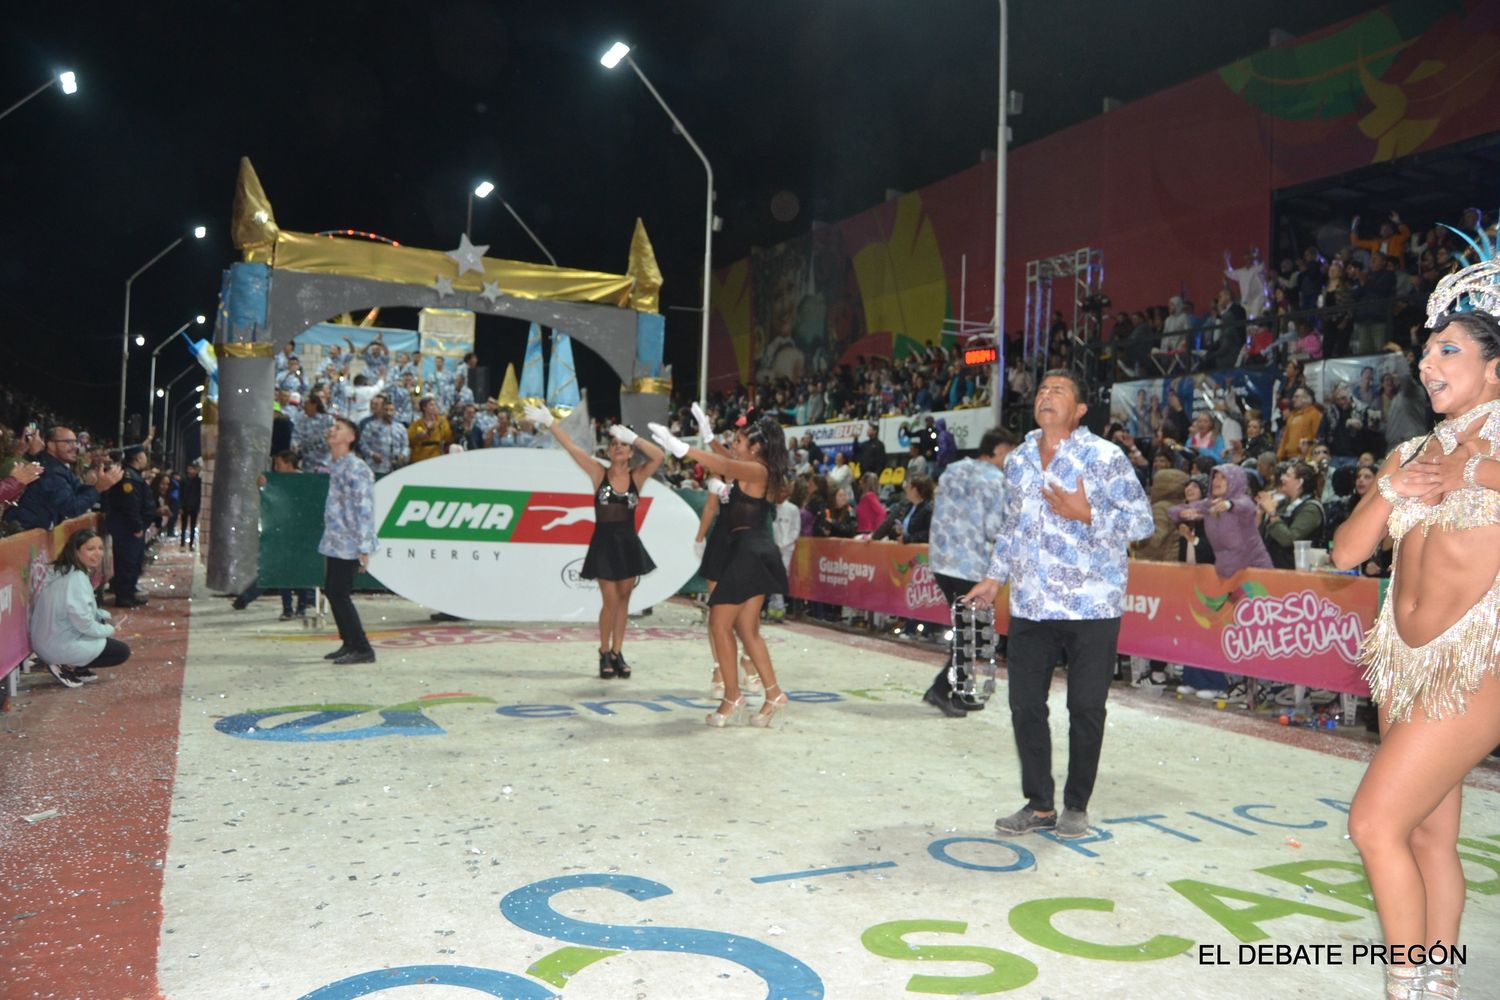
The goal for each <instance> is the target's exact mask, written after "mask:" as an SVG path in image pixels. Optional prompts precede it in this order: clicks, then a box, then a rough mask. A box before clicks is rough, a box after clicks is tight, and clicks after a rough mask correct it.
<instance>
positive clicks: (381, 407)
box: [359, 393, 411, 476]
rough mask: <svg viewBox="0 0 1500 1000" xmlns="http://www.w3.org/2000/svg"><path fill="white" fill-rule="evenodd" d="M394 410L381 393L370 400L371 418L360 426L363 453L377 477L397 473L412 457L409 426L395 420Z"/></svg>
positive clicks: (361, 453) (360, 442)
mask: <svg viewBox="0 0 1500 1000" xmlns="http://www.w3.org/2000/svg"><path fill="white" fill-rule="evenodd" d="M394 409H395V408H394V407H392V406H391V402H390V397H388V396H386V395H385V394H384V393H382V394H380V395H378V396H376V397H374V398H373V399H371V400H370V416H369V419H367V420H366V421H365V422H364V423H362V424H360V425H359V451H360V455H361V456H362V457H363V458H364V460H365V463H366V464H367V465H369V467H370V471H371V472H373V473H375V474H376V475H377V476H384V475H387V474H388V473H391V472H394V471H395V470H396V469H399V468H401V467H402V466H403V465H405V464H406V463H407V461H408V460H409V459H410V458H411V444H410V440H409V438H408V437H407V433H406V425H404V424H402V423H399V422H398V421H397V420H396V418H395V415H394Z"/></svg>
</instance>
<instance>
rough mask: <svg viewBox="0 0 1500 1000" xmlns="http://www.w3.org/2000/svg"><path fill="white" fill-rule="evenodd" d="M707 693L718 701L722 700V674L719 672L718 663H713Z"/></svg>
mask: <svg viewBox="0 0 1500 1000" xmlns="http://www.w3.org/2000/svg"><path fill="white" fill-rule="evenodd" d="M708 695H709V697H710V698H715V699H717V700H719V701H723V700H724V675H723V674H721V673H720V672H719V665H718V664H717V663H715V664H714V673H713V679H712V680H711V681H709V684H708Z"/></svg>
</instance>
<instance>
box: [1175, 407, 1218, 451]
mask: <svg viewBox="0 0 1500 1000" xmlns="http://www.w3.org/2000/svg"><path fill="white" fill-rule="evenodd" d="M1174 398H1175V397H1174ZM1187 446H1188V447H1189V448H1191V449H1193V450H1194V451H1196V452H1197V453H1198V454H1199V455H1206V456H1208V457H1210V458H1212V459H1213V460H1214V463H1215V464H1218V463H1219V462H1220V461H1222V460H1223V458H1224V438H1223V436H1222V435H1221V434H1220V433H1219V421H1218V419H1217V418H1216V417H1214V415H1213V414H1212V413H1209V412H1208V411H1206V410H1205V411H1202V412H1199V413H1195V414H1194V415H1193V423H1192V429H1191V433H1189V434H1188V439H1187Z"/></svg>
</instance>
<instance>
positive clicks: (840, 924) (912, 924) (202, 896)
mask: <svg viewBox="0 0 1500 1000" xmlns="http://www.w3.org/2000/svg"><path fill="white" fill-rule="evenodd" d="M189 558H190V557H189V554H188V553H184V552H180V551H179V550H178V549H177V548H176V547H175V546H171V547H167V548H166V549H165V551H164V553H163V555H162V557H161V558H160V559H159V560H158V562H157V563H156V565H155V566H154V567H152V569H151V570H150V571H149V572H148V579H147V580H146V581H145V582H144V584H143V585H144V587H145V589H146V590H148V591H150V592H151V593H153V594H154V595H155V599H153V600H152V602H151V606H150V607H149V608H145V609H142V610H141V611H140V612H137V613H134V614H133V615H132V617H131V619H130V620H129V621H128V622H127V623H126V625H125V627H124V628H123V630H122V633H123V637H124V638H125V639H126V640H127V641H129V642H130V643H131V645H132V647H133V650H134V656H133V657H132V659H131V661H130V662H129V663H127V664H125V665H124V666H122V667H119V668H117V669H115V670H113V671H109V672H107V674H108V675H107V676H105V677H104V679H102V680H101V681H99V682H97V683H94V684H89V685H86V686H84V687H81V688H78V689H68V688H64V687H62V686H60V685H58V684H56V683H55V682H54V681H53V680H52V679H51V677H50V676H49V675H47V674H46V673H45V672H42V673H40V674H39V673H36V672H32V673H30V674H28V675H27V676H25V677H24V678H23V679H22V682H21V690H20V692H19V694H18V695H17V697H16V698H15V699H13V700H12V702H11V704H10V706H9V710H8V711H7V712H6V713H5V714H4V715H0V747H3V750H0V809H3V815H0V893H3V899H4V906H3V909H0V996H3V997H4V998H6V1000H22V998H28V1000H29V998H75V997H76V998H84V1000H153V998H156V997H166V998H170V1000H220V998H224V1000H231V998H234V1000H237V998H267V1000H270V998H275V1000H352V998H357V997H364V996H371V995H379V996H390V997H392V998H400V1000H461V998H465V997H479V996H489V997H508V998H517V1000H531V998H543V997H565V998H567V1000H605V998H608V1000H621V998H642V1000H644V998H650V1000H655V998H692V1000H700V998H701V1000H751V998H766V997H771V998H782V997H786V998H816V997H829V998H837V1000H895V998H903V997H920V996H1004V997H1014V998H1018V1000H1019V998H1054V1000H1062V998H1095V997H1105V996H1110V997H1121V998H1137V997H1139V998H1161V997H1195V998H1229V997H1256V998H1259V997H1272V996H1285V997H1312V996H1317V997H1369V996H1375V995H1379V989H1380V984H1381V981H1382V972H1381V969H1380V967H1379V964H1378V962H1372V954H1371V948H1370V946H1371V945H1372V944H1374V943H1376V942H1378V940H1379V927H1378V923H1377V921H1376V918H1375V914H1374V911H1373V908H1372V904H1371V903H1370V900H1369V896H1368V887H1367V885H1365V883H1364V882H1363V871H1362V868H1361V867H1360V865H1359V858H1358V855H1357V853H1356V852H1355V850H1354V848H1353V846H1352V845H1351V843H1350V842H1349V840H1348V838H1347V836H1346V834H1345V821H1346V813H1347V809H1348V803H1349V800H1350V798H1351V797H1352V795H1353V793H1354V790H1355V788H1356V787H1357V785H1358V782H1359V780H1360V777H1361V775H1362V774H1363V771H1364V768H1365V764H1366V762H1367V760H1368V758H1369V755H1370V753H1371V752H1372V751H1373V748H1374V744H1373V742H1372V740H1371V739H1370V738H1368V737H1367V736H1366V734H1364V731H1363V728H1362V727H1361V728H1360V730H1359V732H1358V733H1324V732H1314V731H1311V730H1295V729H1287V728H1283V727H1281V726H1278V725H1276V724H1275V722H1274V721H1273V720H1272V719H1270V718H1269V717H1268V716H1267V715H1265V714H1255V713H1250V712H1246V711H1244V710H1243V709H1240V710H1235V709H1228V710H1223V711H1219V710H1216V709H1215V708H1214V707H1213V706H1212V705H1207V704H1205V703H1202V702H1198V701H1197V700H1196V699H1192V700H1189V701H1179V700H1178V699H1176V698H1175V697H1173V696H1172V695H1161V694H1154V693H1152V692H1151V691H1149V690H1136V689H1130V688H1125V687H1117V688H1116V689H1115V690H1114V691H1113V692H1112V694H1111V701H1110V714H1109V722H1108V730H1107V734H1106V737H1105V742H1104V753H1103V759H1102V765H1101V769H1100V777H1099V783H1098V787H1097V789H1096V791H1095V795H1094V798H1093V801H1092V803H1091V804H1090V818H1091V822H1092V824H1093V828H1092V830H1091V833H1090V835H1089V836H1088V837H1086V838H1084V839H1082V840H1075V841H1066V840H1062V839H1059V838H1056V837H1054V836H1051V835H1049V834H1030V835H1026V836H1000V835H997V834H996V833H995V830H994V826H993V824H994V821H995V819H996V817H999V816H1004V815H1007V814H1009V813H1011V812H1013V811H1014V810H1015V809H1017V808H1018V807H1020V806H1021V805H1022V804H1024V799H1023V797H1022V796H1021V794H1020V790H1019V783H1020V778H1019V769H1018V766H1017V762H1016V753H1015V747H1014V743H1013V740H1012V734H1011V727H1010V723H1009V717H1008V713H1007V711H1006V709H1005V683H1004V678H1003V671H1002V675H1001V681H1000V689H999V692H998V693H997V695H996V698H995V699H994V701H992V702H991V704H990V706H989V707H988V709H986V710H985V711H982V712H978V713H974V714H971V715H970V716H969V717H967V718H965V719H958V720H954V719H948V718H945V717H943V716H941V715H940V714H938V713H937V712H936V711H935V710H933V709H931V708H930V707H928V706H926V705H924V704H923V703H922V702H921V700H920V699H921V693H922V691H923V689H924V688H925V687H926V686H927V684H928V683H929V681H930V679H931V677H932V674H933V673H934V671H935V670H936V669H937V667H938V665H939V663H940V662H941V658H942V654H941V652H940V650H939V649H938V648H937V647H936V646H934V645H930V644H924V643H917V642H909V643H898V642H892V641H889V640H884V639H877V638H873V637H870V636H868V635H864V634H853V633H849V632H843V631H838V630H834V629H829V628H824V627H820V626H814V625H811V624H786V625H768V626H766V628H765V634H766V636H767V641H768V642H769V644H770V648H771V652H772V656H773V659H774V661H775V664H776V667H777V669H778V671H779V672H780V675H781V678H782V683H783V686H784V688H785V689H786V690H787V691H788V692H789V694H790V695H791V697H792V699H793V704H792V706H791V711H790V712H789V714H788V717H787V721H786V724H785V725H784V726H780V727H777V728H773V729H772V730H770V731H762V730H757V729H752V728H749V727H743V726H742V727H737V728H730V729H725V730H716V729H711V728H709V727H707V726H705V725H704V715H705V713H706V712H707V711H708V710H709V709H711V708H712V707H713V704H714V703H713V701H711V700H710V699H709V697H708V693H707V687H708V681H709V670H710V667H711V663H710V659H709V656H708V644H707V642H706V639H705V630H704V625H703V617H702V613H701V612H700V611H699V610H698V609H697V608H695V607H693V606H692V605H691V604H689V603H688V602H686V601H684V600H674V601H671V602H668V603H666V604H662V605H659V606H657V608H656V609H655V610H654V613H653V614H651V615H649V616H645V617H641V618H636V619H632V622H631V626H630V631H629V637H628V640H627V644H626V647H625V654H626V656H627V658H628V659H629V661H630V662H631V664H632V666H633V668H634V677H633V678H631V679H629V680H618V679H616V680H601V679H599V678H598V677H597V676H596V675H595V673H596V670H595V665H596V654H595V649H596V648H597V641H596V640H597V633H596V631H595V630H594V629H593V628H592V627H589V626H586V625H578V624H566V625H549V624H545V623H538V624H527V625H513V624H511V625H501V624H485V623H469V622H445V623H437V622H433V621H431V620H429V610H428V609H426V608H421V607H418V606H416V605H414V604H411V603H410V602H408V601H405V600H402V599H400V598H397V597H392V596H382V597H359V598H357V604H358V606H359V608H360V611H361V613H362V615H363V617H364V622H365V626H366V628H367V629H368V630H369V631H370V635H371V639H372V641H373V643H374V645H375V648H376V653H377V656H378V662H376V663H374V664H371V665H364V666H347V667H335V666H332V665H330V664H329V663H327V662H326V661H324V660H323V659H322V656H323V654H324V653H326V652H329V651H331V650H332V649H333V648H334V647H335V646H336V645H337V644H338V643H337V639H336V637H334V633H333V630H332V623H331V621H330V622H327V623H325V624H324V626H323V627H321V628H307V627H304V625H303V624H302V623H301V622H300V621H290V622H282V621H279V620H278V615H279V612H280V606H279V602H278V601H277V599H276V597H275V596H274V595H270V596H266V597H263V598H262V599H261V600H260V601H258V602H257V603H255V604H253V605H251V606H250V607H249V608H247V609H246V610H244V611H234V610H232V609H231V608H230V606H229V602H228V601H227V600H225V599H223V598H222V597H217V596H214V595H212V594H210V593H209V592H208V591H207V590H206V589H205V587H204V583H203V575H202V571H201V569H199V570H198V571H197V573H196V576H195V575H194V567H193V565H192V564H191V563H190V561H189ZM494 585H495V586H496V587H497V588H525V587H526V585H527V583H526V581H525V580H519V579H517V580H505V579H497V580H495V582H494ZM189 598H191V599H189ZM1064 701H1065V694H1064V691H1063V682H1062V680H1061V678H1059V680H1058V681H1057V682H1056V683H1055V685H1054V690H1053V697H1052V726H1053V731H1054V737H1055V739H1054V746H1055V748H1056V752H1055V756H1054V772H1055V773H1056V774H1057V775H1058V778H1059V794H1060V788H1061V780H1062V776H1063V775H1064V773H1065V762H1066V755H1067V713H1066V711H1065V706H1064ZM754 704H758V699H756V701H755V702H754V703H753V704H752V707H753V705H754ZM1462 837H1463V839H1461V841H1460V849H1461V851H1462V852H1463V855H1464V858H1465V862H1464V866H1465V874H1466V876H1467V878H1468V879H1469V897H1468V908H1467V911H1466V916H1465V921H1464V935H1463V940H1462V941H1461V942H1459V944H1461V945H1463V946H1466V957H1467V961H1468V966H1469V968H1468V972H1467V986H1468V989H1469V991H1470V992H1469V995H1470V996H1474V997H1496V996H1500V985H1497V984H1500V767H1497V766H1496V765H1495V764H1494V763H1493V762H1490V763H1487V764H1486V765H1484V766H1483V767H1481V768H1480V769H1478V770H1477V771H1476V772H1475V773H1474V774H1473V775H1472V777H1471V779H1470V783H1469V786H1468V788H1467V790H1466V794H1465V797H1464V810H1463V830H1462Z"/></svg>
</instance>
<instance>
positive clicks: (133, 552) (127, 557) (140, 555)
mask: <svg viewBox="0 0 1500 1000" xmlns="http://www.w3.org/2000/svg"><path fill="white" fill-rule="evenodd" d="M146 461H147V459H146V449H145V448H143V447H141V446H140V445H134V446H132V447H130V448H126V449H125V469H124V475H123V476H121V478H120V481H119V482H118V483H117V484H115V487H114V488H113V489H111V490H109V491H107V492H106V493H105V494H104V497H103V501H104V503H103V506H104V526H105V528H106V529H107V530H108V531H109V540H110V545H111V546H112V548H113V550H114V570H115V574H114V576H113V577H112V578H111V579H110V581H109V586H110V590H112V591H113V592H114V595H115V607H117V608H138V607H141V606H142V605H144V604H146V603H148V602H147V600H146V597H145V595H143V594H140V593H138V592H137V590H136V586H137V584H138V583H139V582H140V578H141V570H142V569H143V568H144V567H145V564H146V526H147V525H149V524H151V523H152V522H154V521H155V520H156V499H155V498H154V497H153V496H152V495H151V487H150V485H149V484H148V483H147V482H146V479H145V477H144V476H142V475H141V470H142V469H144V468H145V467H146Z"/></svg>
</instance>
